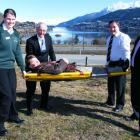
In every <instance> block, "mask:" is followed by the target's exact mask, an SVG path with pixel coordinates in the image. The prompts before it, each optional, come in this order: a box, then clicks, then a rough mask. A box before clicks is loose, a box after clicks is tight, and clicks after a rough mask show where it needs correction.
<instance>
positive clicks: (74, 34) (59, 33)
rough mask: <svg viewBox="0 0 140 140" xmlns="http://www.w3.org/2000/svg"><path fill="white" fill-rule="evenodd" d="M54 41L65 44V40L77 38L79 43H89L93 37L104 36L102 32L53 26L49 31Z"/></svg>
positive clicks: (69, 40) (70, 40)
mask: <svg viewBox="0 0 140 140" xmlns="http://www.w3.org/2000/svg"><path fill="white" fill-rule="evenodd" d="M49 34H50V35H51V37H52V39H53V41H54V43H56V44H65V43H66V42H67V43H68V42H72V41H74V39H78V41H79V43H81V44H83V42H84V43H86V44H91V43H92V41H93V39H95V38H99V37H106V33H104V32H80V31H72V30H68V29H67V28H64V27H55V28H53V30H52V31H49Z"/></svg>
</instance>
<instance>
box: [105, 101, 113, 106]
mask: <svg viewBox="0 0 140 140" xmlns="http://www.w3.org/2000/svg"><path fill="white" fill-rule="evenodd" d="M104 105H105V106H107V107H113V106H114V104H110V103H108V102H105V103H104Z"/></svg>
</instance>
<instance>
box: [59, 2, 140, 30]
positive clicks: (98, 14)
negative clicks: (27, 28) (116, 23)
mask: <svg viewBox="0 0 140 140" xmlns="http://www.w3.org/2000/svg"><path fill="white" fill-rule="evenodd" d="M134 7H135V8H139V7H140V1H135V2H130V3H124V2H117V3H114V4H113V5H110V6H108V7H106V8H105V9H103V10H101V11H99V12H95V13H91V14H86V15H84V16H80V17H76V18H74V19H71V20H69V21H66V22H62V23H60V24H58V25H57V26H59V27H68V28H71V27H73V26H74V25H76V24H80V23H84V22H85V23H87V22H92V21H93V20H94V19H97V18H99V17H102V16H105V15H107V14H109V13H112V12H114V11H118V10H124V9H133V8H134Z"/></svg>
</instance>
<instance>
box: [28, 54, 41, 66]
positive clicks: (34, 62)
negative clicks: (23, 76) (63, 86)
mask: <svg viewBox="0 0 140 140" xmlns="http://www.w3.org/2000/svg"><path fill="white" fill-rule="evenodd" d="M26 63H27V64H28V65H29V67H31V68H34V67H37V66H38V65H40V61H39V60H38V59H37V58H36V57H35V56H34V55H28V56H27V57H26Z"/></svg>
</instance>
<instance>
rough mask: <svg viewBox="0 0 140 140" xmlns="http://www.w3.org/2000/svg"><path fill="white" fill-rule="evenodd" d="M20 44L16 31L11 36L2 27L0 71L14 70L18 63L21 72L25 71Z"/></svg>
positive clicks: (0, 28)
mask: <svg viewBox="0 0 140 140" xmlns="http://www.w3.org/2000/svg"><path fill="white" fill-rule="evenodd" d="M19 42H20V38H19V34H18V32H17V31H16V30H14V33H13V34H9V33H8V32H7V31H6V30H4V29H3V27H2V26H0V69H13V68H15V62H17V65H18V66H19V67H20V69H21V71H23V70H25V64H24V60H23V58H22V52H21V48H20V45H19Z"/></svg>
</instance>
